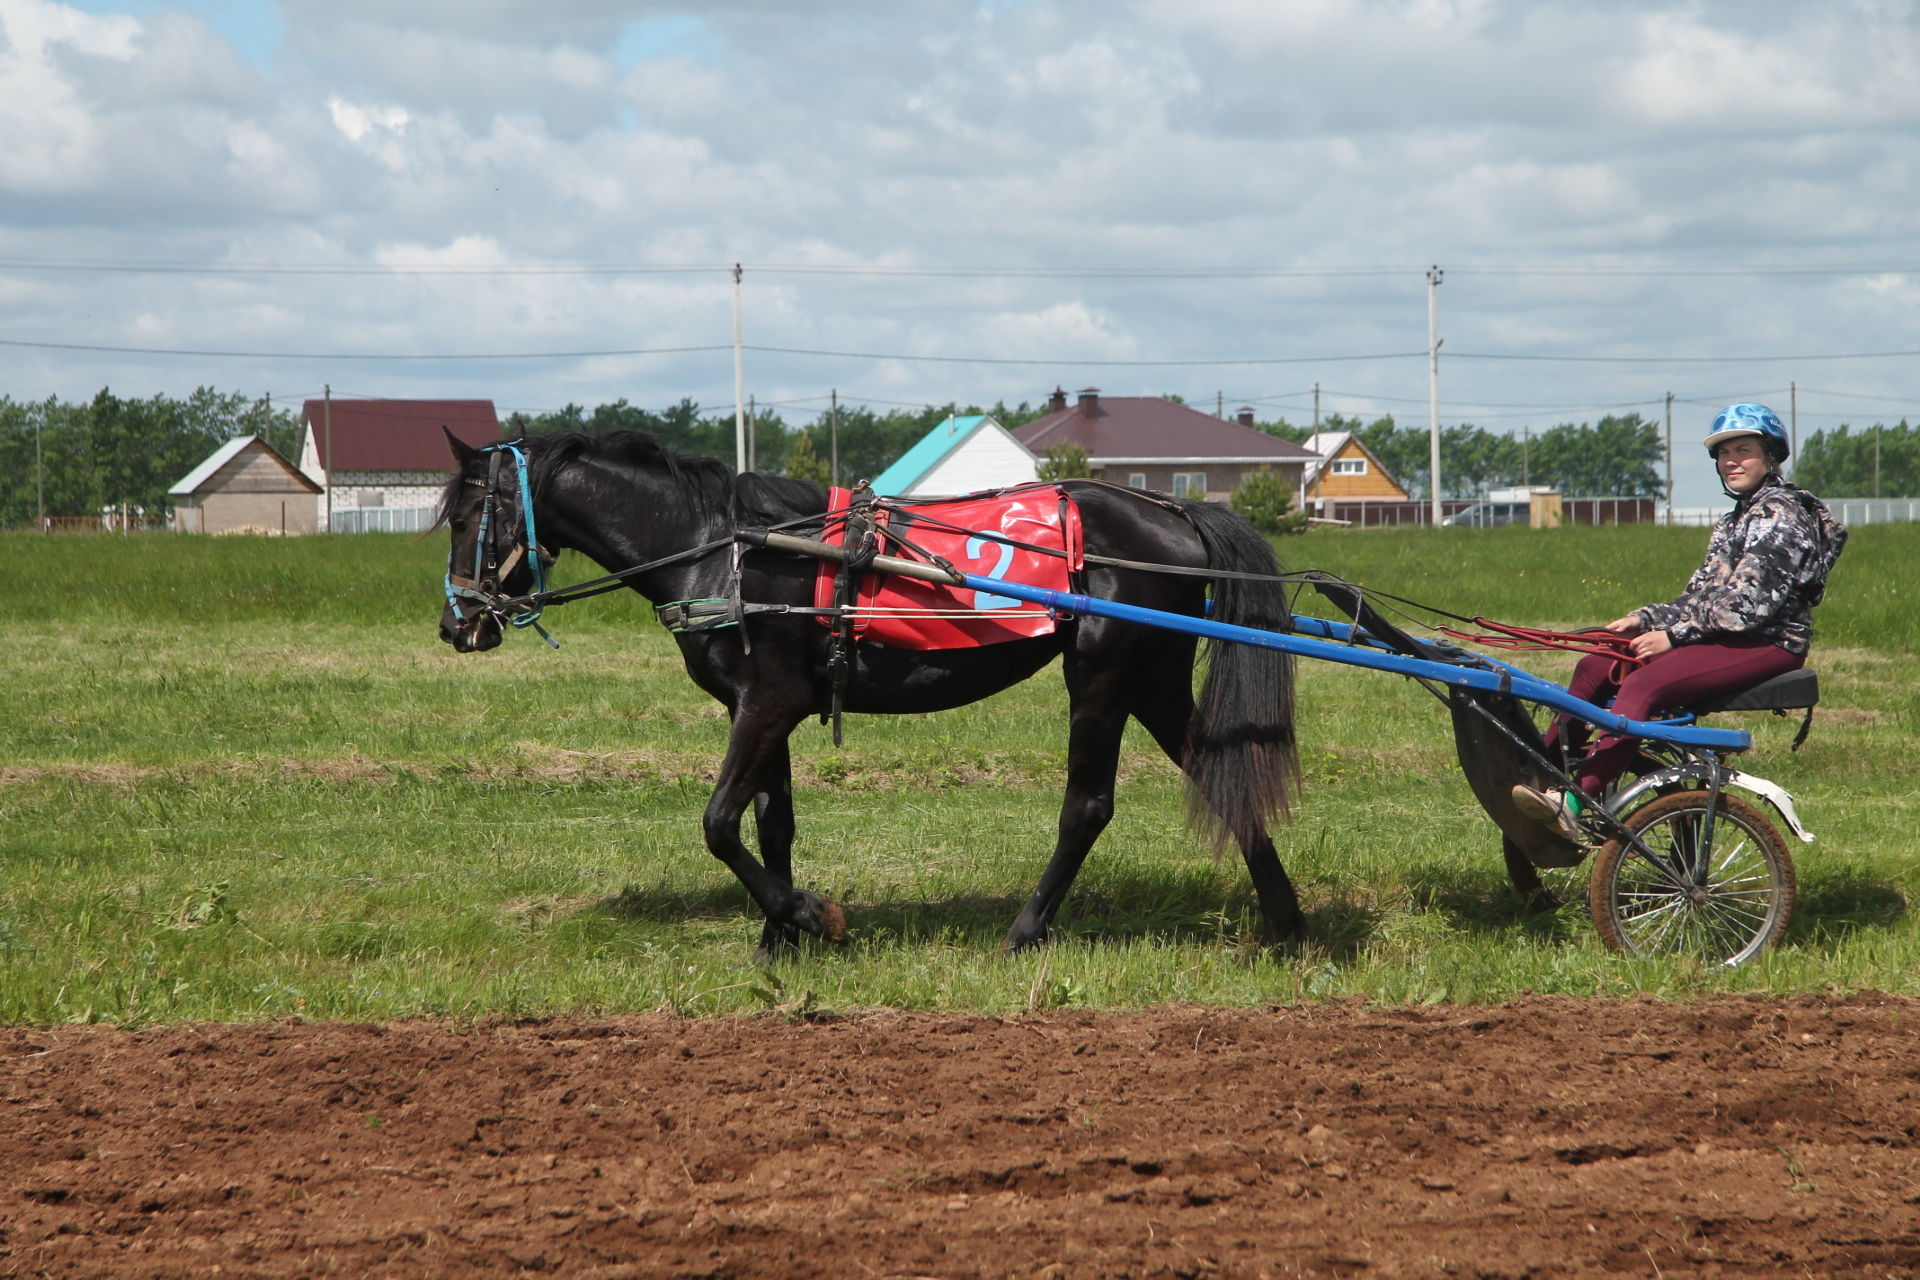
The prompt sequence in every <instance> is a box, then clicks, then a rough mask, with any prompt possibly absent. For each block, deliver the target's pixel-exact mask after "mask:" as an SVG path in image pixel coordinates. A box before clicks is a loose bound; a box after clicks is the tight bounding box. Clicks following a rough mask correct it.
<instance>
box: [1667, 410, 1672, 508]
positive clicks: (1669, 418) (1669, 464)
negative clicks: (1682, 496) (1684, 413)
mask: <svg viewBox="0 0 1920 1280" xmlns="http://www.w3.org/2000/svg"><path fill="white" fill-rule="evenodd" d="M1667 523H1668V524H1672V523H1673V392H1671V391H1669V392H1667Z"/></svg>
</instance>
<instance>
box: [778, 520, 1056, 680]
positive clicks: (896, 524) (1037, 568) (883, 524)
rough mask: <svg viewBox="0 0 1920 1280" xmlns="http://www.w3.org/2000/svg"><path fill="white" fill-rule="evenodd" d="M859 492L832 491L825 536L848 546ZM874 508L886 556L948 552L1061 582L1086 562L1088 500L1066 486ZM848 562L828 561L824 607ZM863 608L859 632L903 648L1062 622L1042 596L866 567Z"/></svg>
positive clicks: (964, 560) (818, 591)
mask: <svg viewBox="0 0 1920 1280" xmlns="http://www.w3.org/2000/svg"><path fill="white" fill-rule="evenodd" d="M851 497H852V495H851V494H850V493H849V492H848V491H847V490H845V489H833V490H830V491H829V493H828V496H827V519H826V527H825V529H824V531H823V533H822V540H823V541H825V542H827V543H829V544H831V545H833V546H845V545H846V536H847V515H848V512H849V510H850V509H851ZM869 510H870V512H871V515H872V518H873V519H874V521H875V523H876V526H877V533H878V542H879V545H878V547H877V548H876V549H877V550H878V551H879V553H880V554H881V555H889V556H896V557H898V558H900V559H902V560H917V561H921V562H923V563H925V562H927V561H929V560H933V558H934V557H938V558H939V560H944V561H945V562H946V563H947V564H948V565H950V566H952V567H953V568H955V569H958V570H959V571H960V572H962V573H971V574H977V575H980V576H982V577H989V578H1004V579H1006V580H1007V581H1010V582H1019V583H1023V584H1025V585H1027V586H1034V587H1045V588H1047V589H1049V590H1053V591H1067V590H1071V587H1070V585H1069V581H1068V576H1067V575H1068V574H1069V573H1077V572H1079V571H1080V570H1081V569H1082V568H1083V567H1085V548H1084V546H1083V545H1082V541H1081V535H1080V509H1079V508H1078V507H1077V506H1075V505H1074V502H1073V499H1071V498H1069V497H1068V496H1067V495H1066V493H1065V492H1064V491H1062V490H1061V489H1060V488H1059V487H1058V486H1056V485H1050V484H1035V485H1021V486H1019V487H1017V488H1012V489H1003V490H997V491H993V492H989V493H981V494H967V495H963V496H961V497H958V498H944V499H937V500H935V501H931V502H922V503H915V504H911V505H909V504H901V503H896V502H893V501H891V500H888V501H884V502H876V503H874V504H873V506H872V507H871V508H869ZM1017 544H1025V545H1017ZM1029 547H1037V548H1046V550H1029V549H1028V548H1029ZM1048 551H1051V552H1052V553H1053V554H1048ZM934 562H935V563H938V561H937V560H936V561H934ZM838 571H839V566H838V565H836V564H834V563H832V562H830V561H822V562H821V564H820V572H819V576H818V577H817V578H816V579H815V581H814V604H815V605H816V606H819V607H821V608H826V607H829V606H831V605H832V604H833V585H834V577H835V575H836V573H837V572H838ZM854 608H855V610H856V613H855V615H854V638H855V639H856V640H859V641H862V642H864V643H868V644H881V645H888V646H890V647H892V648H896V649H914V650H932V649H971V648H975V647H978V646H980V645H985V644H998V643H1001V642H1003V641H1007V640H1025V639H1030V638H1032V637H1034V636H1044V635H1051V634H1052V633H1053V630H1054V627H1055V626H1056V625H1057V620H1056V619H1055V617H1054V615H1053V613H1052V612H1050V611H1049V610H1047V609H1045V608H1042V607H1040V606H1038V605H1030V604H1026V603H1024V602H1022V601H1019V600H1014V599H1011V598H1010V597H1007V596H1002V595H995V594H993V593H992V592H988V591H975V590H973V589H971V588H967V587H947V586H941V585H939V584H937V583H932V582H921V581H920V580H918V579H916V578H903V577H899V576H897V575H894V574H887V573H875V572H864V573H862V574H861V575H860V582H859V594H858V596H857V598H856V600H855V603H854ZM821 621H822V622H823V623H830V622H831V620H830V619H826V618H823V619H821Z"/></svg>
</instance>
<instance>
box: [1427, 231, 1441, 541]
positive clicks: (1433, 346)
mask: <svg viewBox="0 0 1920 1280" xmlns="http://www.w3.org/2000/svg"><path fill="white" fill-rule="evenodd" d="M1445 274H1446V273H1445V272H1444V271H1442V270H1440V268H1439V267H1438V266H1434V267H1431V268H1429V269H1428V270H1427V448H1428V454H1429V458H1428V461H1429V462H1430V463H1431V466H1430V468H1429V474H1430V475H1431V476H1432V484H1433V524H1434V527H1435V528H1439V526H1440V341H1441V339H1440V328H1439V326H1440V280H1441V278H1442V277H1443V276H1444V275H1445Z"/></svg>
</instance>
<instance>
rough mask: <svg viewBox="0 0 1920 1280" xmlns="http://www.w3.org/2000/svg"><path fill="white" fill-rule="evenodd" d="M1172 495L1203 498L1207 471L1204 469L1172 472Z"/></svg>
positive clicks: (1205, 489) (1205, 493)
mask: <svg viewBox="0 0 1920 1280" xmlns="http://www.w3.org/2000/svg"><path fill="white" fill-rule="evenodd" d="M1173 496H1174V497H1176V498H1204V497H1206V496H1207V473H1206V472H1204V471H1176V472H1174V473H1173Z"/></svg>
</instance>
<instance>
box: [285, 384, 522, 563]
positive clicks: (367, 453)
mask: <svg viewBox="0 0 1920 1280" xmlns="http://www.w3.org/2000/svg"><path fill="white" fill-rule="evenodd" d="M301 413H302V417H303V418H304V419H305V421H306V437H305V440H304V441H303V442H302V444H301V447H300V469H301V470H302V471H304V472H306V473H307V474H308V475H310V476H314V477H315V478H317V479H318V480H319V481H320V483H321V484H322V485H323V486H325V488H326V489H327V496H326V500H325V501H324V502H323V503H322V504H321V511H320V527H321V528H322V529H331V530H333V531H334V532H337V533H372V532H400V533H405V532H413V531H415V530H420V529H425V528H427V527H428V526H429V525H431V524H432V523H433V512H434V507H435V506H436V505H437V504H438V503H439V501H440V491H441V489H443V488H445V487H446V483H447V477H448V476H450V475H452V474H453V454H452V453H451V452H449V451H448V449H447V437H446V435H445V434H444V433H443V432H442V431H441V428H442V427H445V428H446V429H447V430H448V431H451V432H453V434H454V435H456V436H458V437H460V439H462V440H464V441H466V442H467V443H468V444H471V445H484V444H492V443H494V442H495V441H497V440H499V439H500V419H499V416H498V415H497V414H495V413H494V411H493V401H491V400H309V401H307V402H306V405H305V407H304V408H303V409H302V411H301Z"/></svg>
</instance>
